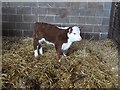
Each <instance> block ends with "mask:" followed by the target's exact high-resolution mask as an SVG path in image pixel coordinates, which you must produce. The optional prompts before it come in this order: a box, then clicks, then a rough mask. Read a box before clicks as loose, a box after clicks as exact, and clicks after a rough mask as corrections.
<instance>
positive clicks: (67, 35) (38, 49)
mask: <svg viewBox="0 0 120 90" xmlns="http://www.w3.org/2000/svg"><path fill="white" fill-rule="evenodd" d="M33 39H34V43H33V44H34V56H35V57H37V56H38V55H39V54H41V55H42V54H43V51H42V46H41V44H42V42H46V43H47V44H53V45H55V49H56V52H57V55H58V58H59V60H60V58H61V55H62V54H63V55H64V56H66V53H65V52H64V51H67V50H68V49H69V48H70V46H71V44H72V43H73V42H75V41H80V40H81V39H82V38H81V36H80V29H79V27H77V26H73V27H67V28H60V27H57V26H55V25H52V24H47V23H41V22H36V23H35V25H34V36H33Z"/></svg>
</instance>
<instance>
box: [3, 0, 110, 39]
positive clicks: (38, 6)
mask: <svg viewBox="0 0 120 90" xmlns="http://www.w3.org/2000/svg"><path fill="white" fill-rule="evenodd" d="M110 10H111V2H2V32H3V36H4V35H5V36H32V34H33V24H34V23H35V22H36V21H40V22H46V23H51V24H55V25H58V26H72V25H78V26H83V30H82V37H83V38H84V39H90V38H91V37H93V39H97V40H98V39H106V38H107V35H108V28H109V19H110Z"/></svg>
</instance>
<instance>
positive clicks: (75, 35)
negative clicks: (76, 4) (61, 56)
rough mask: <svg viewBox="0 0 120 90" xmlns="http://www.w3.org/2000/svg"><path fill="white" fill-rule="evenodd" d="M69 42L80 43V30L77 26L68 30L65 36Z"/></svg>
mask: <svg viewBox="0 0 120 90" xmlns="http://www.w3.org/2000/svg"><path fill="white" fill-rule="evenodd" d="M67 36H68V38H69V41H70V42H75V41H81V40H82V37H81V36H80V28H79V27H77V26H73V27H71V28H69V32H68V34H67Z"/></svg>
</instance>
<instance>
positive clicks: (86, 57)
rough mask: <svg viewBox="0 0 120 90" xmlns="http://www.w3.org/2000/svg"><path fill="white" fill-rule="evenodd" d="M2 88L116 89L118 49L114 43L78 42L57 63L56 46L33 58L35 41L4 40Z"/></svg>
mask: <svg viewBox="0 0 120 90" xmlns="http://www.w3.org/2000/svg"><path fill="white" fill-rule="evenodd" d="M2 47H3V48H2V87H3V88H32V89H35V90H38V89H39V88H117V86H118V50H117V46H116V44H115V43H114V42H113V41H112V40H103V41H92V40H91V41H90V40H82V41H81V42H75V43H74V44H73V45H72V46H71V48H70V49H69V56H67V57H62V59H61V62H60V63H59V62H58V60H57V55H56V52H55V48H54V46H50V45H46V44H44V45H43V49H44V54H43V55H42V56H39V57H38V58H35V57H34V56H33V39H32V38H20V37H3V45H2Z"/></svg>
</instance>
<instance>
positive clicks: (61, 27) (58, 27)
mask: <svg viewBox="0 0 120 90" xmlns="http://www.w3.org/2000/svg"><path fill="white" fill-rule="evenodd" d="M58 28H59V29H68V28H69V27H58Z"/></svg>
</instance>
